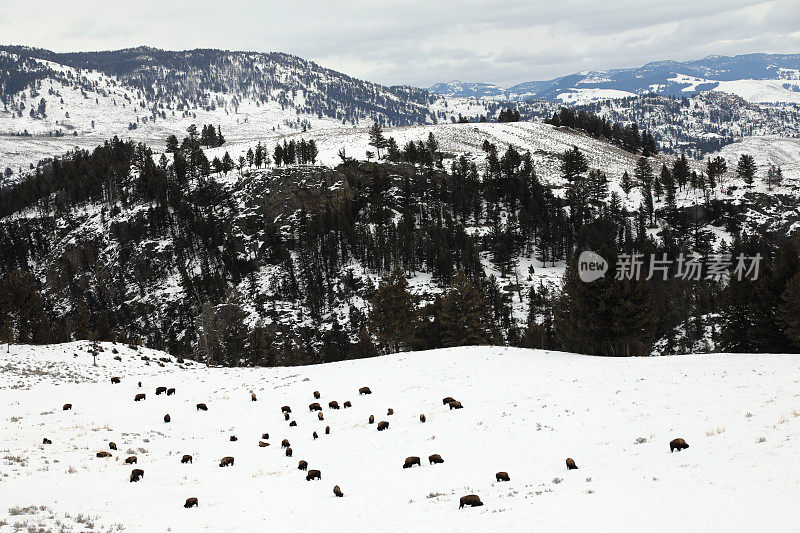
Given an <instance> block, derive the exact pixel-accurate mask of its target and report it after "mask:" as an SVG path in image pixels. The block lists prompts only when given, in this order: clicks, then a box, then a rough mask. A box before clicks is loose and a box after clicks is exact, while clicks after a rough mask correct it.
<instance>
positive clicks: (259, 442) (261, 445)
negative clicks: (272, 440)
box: [258, 440, 269, 448]
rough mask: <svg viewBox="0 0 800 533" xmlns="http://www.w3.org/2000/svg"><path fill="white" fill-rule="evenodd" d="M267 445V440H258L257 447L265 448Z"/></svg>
mask: <svg viewBox="0 0 800 533" xmlns="http://www.w3.org/2000/svg"><path fill="white" fill-rule="evenodd" d="M267 446H269V442H264V441H263V440H260V441H258V447H259V448H266V447H267Z"/></svg>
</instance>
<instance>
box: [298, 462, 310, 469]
mask: <svg viewBox="0 0 800 533" xmlns="http://www.w3.org/2000/svg"><path fill="white" fill-rule="evenodd" d="M297 469H298V470H308V463H307V462H306V461H300V462H299V463H297Z"/></svg>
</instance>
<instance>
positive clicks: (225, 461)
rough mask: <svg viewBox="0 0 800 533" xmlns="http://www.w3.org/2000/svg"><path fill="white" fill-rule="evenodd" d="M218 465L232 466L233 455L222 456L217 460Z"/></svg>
mask: <svg viewBox="0 0 800 533" xmlns="http://www.w3.org/2000/svg"><path fill="white" fill-rule="evenodd" d="M219 466H220V467H223V466H233V457H223V458H222V461H220V462H219Z"/></svg>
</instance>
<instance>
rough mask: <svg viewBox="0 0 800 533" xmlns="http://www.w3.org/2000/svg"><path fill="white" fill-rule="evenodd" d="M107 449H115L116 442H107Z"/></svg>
mask: <svg viewBox="0 0 800 533" xmlns="http://www.w3.org/2000/svg"><path fill="white" fill-rule="evenodd" d="M108 449H109V450H116V449H117V443H116V442H109V443H108Z"/></svg>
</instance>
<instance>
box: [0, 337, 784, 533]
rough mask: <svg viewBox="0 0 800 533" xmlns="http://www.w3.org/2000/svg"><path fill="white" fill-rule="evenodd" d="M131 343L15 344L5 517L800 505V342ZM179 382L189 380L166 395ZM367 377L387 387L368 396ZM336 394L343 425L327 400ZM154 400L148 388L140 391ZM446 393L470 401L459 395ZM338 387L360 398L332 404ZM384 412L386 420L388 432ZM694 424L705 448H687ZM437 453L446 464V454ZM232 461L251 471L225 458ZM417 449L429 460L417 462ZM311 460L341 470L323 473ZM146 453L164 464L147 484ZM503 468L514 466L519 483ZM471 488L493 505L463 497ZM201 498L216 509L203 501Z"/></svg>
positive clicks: (623, 518) (6, 385)
mask: <svg viewBox="0 0 800 533" xmlns="http://www.w3.org/2000/svg"><path fill="white" fill-rule="evenodd" d="M84 344H85V343H84ZM103 346H104V349H105V350H106V352H104V354H107V353H108V350H109V348H111V345H107V344H104V345H103ZM74 351H77V352H78V353H79V356H78V357H77V358H73V359H74V360H69V357H71V355H70V353H71V352H74ZM120 354H121V355H122V358H123V361H122V363H123V364H122V366H117V367H110V368H109V367H106V368H105V370H103V371H102V372H95V371H93V370H92V369H90V368H89V367H90V365H91V360H90V359H87V357H86V354H85V351H83V350H81V349H80V346H77V345H74V344H73V345H66V346H64V345H54V346H50V347H40V348H36V349H34V348H30V347H25V346H12V353H11V354H10V355H7V354H6V353H5V351H3V353H2V354H1V355H0V364H2V366H3V367H5V368H6V369H12V370H13V372H15V373H12V374H10V373H9V372H7V371H6V372H3V374H2V380H3V381H2V385H0V415H1V416H0V427H2V431H0V435H2V437H0V447H2V448H3V450H4V454H3V455H4V457H3V460H2V464H3V469H2V470H3V476H2V477H0V492H2V494H3V498H2V508H0V524H3V528H4V529H5V528H9V530H10V529H11V528H17V529H25V528H29V529H30V528H38V527H41V528H44V529H47V528H53V529H57V528H58V525H61V527H62V528H65V527H70V526H72V527H75V529H76V530H80V529H89V530H92V531H110V530H115V531H116V530H124V531H166V530H170V531H177V532H182V531H199V530H207V531H252V530H254V529H256V528H262V527H268V528H269V527H281V528H282V529H287V528H288V529H290V530H292V531H364V530H380V531H400V530H402V531H408V530H418V531H443V530H447V531H486V530H519V529H521V528H522V529H527V527H522V526H521V525H522V524H535V525H536V528H537V529H541V530H543V531H563V530H564V529H565V528H566V529H569V530H570V531H620V530H628V531H636V530H647V531H675V530H683V531H698V530H703V531H731V530H740V531H741V530H761V531H790V530H793V529H794V527H795V524H796V523H797V520H798V519H800V510H799V509H798V507H797V505H796V501H797V498H798V496H800V478H799V477H798V474H797V468H795V465H796V461H797V459H796V458H797V456H798V453H799V452H800V450H799V449H798V442H799V441H798V440H797V439H795V438H793V437H792V436H793V435H794V434H796V433H797V430H798V424H800V403H798V402H800V398H798V394H797V392H796V389H797V386H796V385H797V381H798V379H800V365H799V364H798V362H797V361H796V359H794V358H792V357H791V356H784V355H758V356H756V355H705V356H677V357H669V358H620V359H608V358H592V357H586V356H578V355H572V354H566V353H557V352H553V353H550V352H543V351H528V350H515V349H505V348H491V347H484V348H458V349H451V350H440V351H434V352H420V353H404V354H398V355H395V356H386V357H381V358H375V359H366V360H359V361H347V362H341V363H335V364H330V365H320V366H309V367H294V368H271V369H268V368H263V369H228V368H225V369H222V368H209V369H200V368H197V365H193V367H192V368H189V369H185V368H183V369H182V368H179V367H176V366H175V365H168V366H167V367H165V368H160V367H154V365H152V364H151V365H150V366H149V367H148V366H145V365H143V364H142V362H141V359H137V358H136V357H134V354H132V353H130V351H128V350H127V349H122V348H120ZM63 358H66V359H67V360H69V363H70V366H71V369H72V371H74V372H75V376H72V377H70V376H69V375H65V376H64V378H63V379H62V380H53V381H52V382H45V383H39V384H33V383H31V387H30V388H23V389H17V388H14V385H15V383H16V381H17V379H16V377H15V375H17V374H19V373H22V372H25V373H32V372H35V371H36V370H37V369H38V368H41V369H45V371H46V369H47V368H48V365H50V363H51V362H52V361H55V360H61V359H63ZM151 361H152V359H151ZM99 364H100V365H108V364H109V361H107V360H101V361H100V362H99ZM101 374H103V376H102V377H103V379H101V380H99V381H97V382H95V381H94V378H100V377H101ZM113 375H118V376H120V377H121V383H120V384H112V383H111V382H110V380H109V379H107V378H108V376H113ZM80 376H85V377H80ZM140 380H141V381H142V388H141V389H140V388H139V387H138V386H137V382H138V381H140ZM158 386H165V387H175V388H176V393H175V394H174V395H172V396H166V395H163V394H162V395H159V396H156V395H155V394H154V392H155V388H156V387H158ZM364 386H368V387H370V389H371V391H372V394H371V395H359V394H358V389H359V388H360V387H364ZM316 390H318V391H320V393H321V398H320V399H319V403H320V404H321V406H322V414H323V416H324V420H319V419H318V416H317V414H316V413H314V412H309V410H308V405H309V404H310V403H312V402H314V401H316V400H315V399H314V396H313V395H312V393H313V391H316ZM251 391H252V392H253V393H255V394H256V395H257V401H256V402H253V401H251V394H250V393H251ZM138 393H145V394H146V399H145V400H143V401H140V402H134V395H135V394H138ZM446 396H452V397H454V398H456V399H457V400H459V401H460V402H462V404H463V409H460V410H450V409H449V408H448V407H447V406H445V405H442V398H444V397H446ZM332 400H337V401H338V402H339V404H340V405H342V404H343V403H344V402H345V401H350V402H352V408H349V409H348V408H345V409H340V410H333V409H330V408H328V402H329V401H332ZM200 402H203V403H205V404H206V405H207V406H208V411H206V412H204V411H198V410H197V409H196V407H195V404H197V403H200ZM65 403H71V404H72V409H71V410H69V411H63V410H62V405H63V404H65ZM284 405H288V406H290V407H291V409H292V413H291V417H290V418H291V420H292V421H296V423H297V425H296V427H290V423H289V421H286V420H284V417H283V415H282V413H281V406H284ZM390 408H391V409H393V410H394V414H393V415H387V410H388V409H390ZM165 414H170V416H171V421H170V423H165V422H164V421H163V417H164V415H165ZM420 414H425V416H426V422H425V423H421V422H420V421H419V415H420ZM370 415H375V421H376V423H375V425H370V424H369V423H368V420H367V419H368V418H369V416H370ZM380 421H388V422H389V428H388V429H387V430H386V431H382V432H379V431H376V426H377V423H378V422H380ZM326 426H329V427H330V434H325V427H326ZM315 431H316V432H317V434H318V436H319V438H318V439H317V440H315V439H314V438H313V436H312V433H313V432H315ZM264 433H269V438H268V439H267V438H266V437H264V436H263V434H264ZM232 435H235V436H236V437H237V438H238V440H237V441H236V442H232V441H231V440H230V437H231V436H232ZM678 437H680V438H683V439H685V440H686V442H687V443H688V444H689V446H690V447H689V448H688V449H686V450H683V451H681V452H679V453H678V452H675V453H670V447H669V442H670V441H671V440H672V439H674V438H678ZM44 438H47V439H50V440H51V441H52V444H42V442H43V439H44ZM283 439H288V440H289V441H290V444H291V448H292V452H293V453H292V456H291V457H287V456H286V455H285V452H284V450H283V449H282V448H281V444H280V443H281V441H282V440H283ZM259 441H262V442H268V443H269V444H270V445H269V446H268V447H259V445H258V443H259ZM109 442H115V443H116V447H117V449H116V450H109ZM100 451H108V452H110V454H111V457H107V458H98V457H96V454H97V452H100ZM184 454H189V455H192V459H193V461H192V463H186V464H182V462H181V458H182V457H183V455H184ZM432 454H439V455H441V457H442V459H443V460H444V463H442V464H429V461H428V456H429V455H432ZM132 455H135V456H136V458H137V462H136V464H134V465H126V464H125V459H126V458H127V457H129V456H132ZM226 456H231V457H233V458H234V459H235V462H234V465H233V466H230V467H227V468H220V467H219V462H220V459H221V458H223V457H226ZM409 456H418V457H420V458H421V460H422V461H421V462H422V464H421V466H414V467H413V468H410V469H404V468H403V467H402V466H403V463H404V460H405V458H406V457H409ZM567 457H571V458H573V459H574V460H575V463H576V464H577V466H578V469H577V470H571V471H568V470H567V468H566V466H565V459H566V458H567ZM301 460H304V461H307V462H308V468H309V469H318V470H320V471H321V480H313V481H306V479H305V477H306V475H307V472H304V471H299V470H298V462H299V461H301ZM133 468H139V469H142V470H143V471H144V477H143V478H142V479H141V480H140V481H138V482H136V483H132V482H130V481H129V477H130V474H131V471H132V469H133ZM499 471H505V472H508V474H509V477H510V481H508V482H497V481H496V480H495V473H496V472H499ZM334 485H338V486H339V487H340V488H341V490H342V492H343V494H344V497H343V498H336V497H335V496H334V494H333V491H332V489H333V487H334ZM467 494H476V495H478V496H479V497H480V499H481V501H482V502H483V504H484V505H483V506H482V507H474V508H469V507H467V508H464V509H459V498H460V497H461V496H464V495H467ZM190 497H193V498H197V499H198V506H197V507H196V508H195V507H193V508H188V509H187V508H184V502H185V500H186V499H187V498H190Z"/></svg>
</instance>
